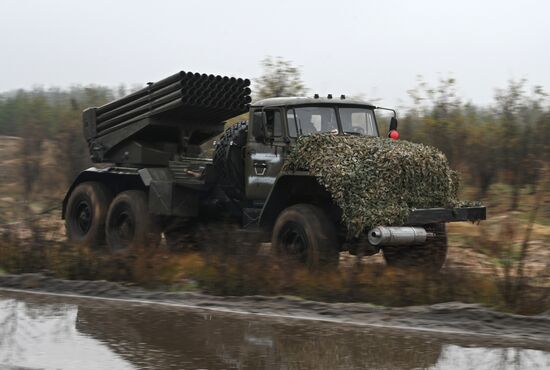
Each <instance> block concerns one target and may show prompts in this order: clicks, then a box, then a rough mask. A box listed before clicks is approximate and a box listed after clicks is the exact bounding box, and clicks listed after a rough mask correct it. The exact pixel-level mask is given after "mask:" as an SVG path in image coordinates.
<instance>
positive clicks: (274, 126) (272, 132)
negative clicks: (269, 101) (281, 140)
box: [265, 110, 283, 137]
mask: <svg viewBox="0 0 550 370" xmlns="http://www.w3.org/2000/svg"><path fill="white" fill-rule="evenodd" d="M265 115H266V125H267V136H268V137H281V136H283V122H282V117H281V112H280V111H278V110H266V111H265Z"/></svg>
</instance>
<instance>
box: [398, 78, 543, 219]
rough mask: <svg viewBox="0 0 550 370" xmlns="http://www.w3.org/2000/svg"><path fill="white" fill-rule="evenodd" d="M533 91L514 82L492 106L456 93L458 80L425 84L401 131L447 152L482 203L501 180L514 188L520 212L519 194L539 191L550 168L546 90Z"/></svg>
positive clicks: (499, 91)
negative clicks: (545, 173)
mask: <svg viewBox="0 0 550 370" xmlns="http://www.w3.org/2000/svg"><path fill="white" fill-rule="evenodd" d="M528 90H529V88H528V87H527V84H526V81H524V80H521V81H510V82H509V84H508V86H507V87H506V88H504V89H497V90H496V93H495V97H494V100H493V102H492V103H491V104H489V105H487V106H478V105H475V104H473V103H471V102H464V101H462V100H461V99H460V98H459V97H458V96H457V95H456V90H455V80H454V79H443V80H441V81H440V82H439V85H438V86H437V87H435V88H431V87H429V86H427V85H426V84H425V83H421V84H420V85H419V86H418V88H416V89H414V90H412V91H410V92H409V95H410V96H411V97H412V100H413V104H412V107H411V108H409V109H408V110H407V113H406V115H405V116H404V117H403V118H402V120H401V125H400V132H401V134H402V137H403V138H406V139H409V140H412V141H417V142H422V143H426V144H429V145H433V146H435V147H437V148H439V149H440V150H441V151H443V152H444V153H445V155H446V156H447V158H448V159H449V161H450V163H451V165H452V167H453V168H455V169H458V170H459V171H460V173H461V175H462V178H463V180H465V182H466V184H469V185H472V186H475V187H476V188H477V189H478V194H477V197H478V198H479V199H483V198H485V196H486V195H487V192H488V190H489V188H490V186H491V185H492V184H494V183H496V182H501V183H505V184H508V185H510V186H511V190H512V191H511V204H510V209H516V208H517V207H518V201H519V195H520V190H521V189H522V188H525V187H531V189H534V186H535V185H536V184H537V183H538V181H539V179H540V178H541V176H542V174H543V173H544V169H545V168H546V167H547V166H548V165H549V164H550V108H549V106H548V96H547V95H546V94H545V93H544V91H543V90H542V88H541V87H534V88H531V89H530V90H531V91H528Z"/></svg>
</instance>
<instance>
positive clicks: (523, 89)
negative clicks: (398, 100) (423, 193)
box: [0, 79, 550, 209]
mask: <svg viewBox="0 0 550 370" xmlns="http://www.w3.org/2000/svg"><path fill="white" fill-rule="evenodd" d="M127 92H128V91H127V89H125V88H124V87H119V88H115V89H112V88H108V87H101V86H89V87H72V88H70V89H48V90H45V89H34V90H30V91H29V90H19V91H16V92H12V93H6V94H3V95H0V135H8V136H20V137H22V138H23V139H24V140H23V145H22V151H21V156H22V158H23V159H25V160H24V161H23V163H27V165H26V166H27V167H28V168H23V169H22V171H23V173H24V174H25V173H26V175H25V176H28V177H29V178H31V179H30V180H29V181H26V183H25V184H23V185H24V187H25V189H24V190H25V193H30V192H32V190H33V180H32V177H33V176H36V174H37V173H38V172H39V169H38V168H36V166H37V165H38V164H37V163H38V162H37V161H36V160H33V159H36V158H38V157H40V156H41V153H42V151H43V149H44V148H43V146H44V143H45V142H46V141H49V142H51V143H54V146H55V147H56V148H57V149H58V153H59V154H58V157H57V160H58V163H59V165H60V168H61V169H62V171H63V172H64V173H65V175H64V178H65V180H64V181H66V182H67V181H71V179H72V178H73V177H74V176H75V175H76V174H77V173H78V172H79V171H80V170H81V169H82V168H83V167H86V166H88V165H89V164H90V163H89V161H88V151H87V146H86V143H85V142H84V140H83V137H82V126H81V112H82V110H83V109H84V108H85V107H88V106H98V105H101V104H104V103H106V102H108V101H110V100H112V99H115V98H117V97H120V96H122V95H125V94H126V93H127ZM409 95H410V96H411V98H412V102H411V103H410V105H409V107H407V108H406V109H402V110H401V112H400V126H399V131H400V134H401V138H402V139H407V140H412V141H416V142H422V143H426V144H429V145H433V146H435V147H437V148H439V149H440V150H442V151H443V152H444V153H445V154H446V156H447V158H448V159H449V161H450V163H451V165H452V166H453V167H454V168H455V169H457V170H459V171H460V173H461V175H462V178H463V182H464V183H466V184H467V185H470V186H474V187H475V188H476V189H477V197H479V198H481V199H483V198H484V197H485V196H486V195H487V192H488V190H489V188H490V186H491V185H492V184H494V183H496V182H501V183H506V184H508V185H510V187H511V189H512V200H511V204H510V207H511V208H512V209H514V208H516V207H517V202H518V199H519V193H520V190H521V189H522V188H525V187H529V186H531V187H532V186H534V185H535V184H536V183H537V181H538V180H539V178H540V176H541V174H542V173H543V169H544V168H546V167H547V166H548V164H549V162H550V144H549V143H550V108H549V107H548V97H547V95H546V94H545V93H544V92H543V91H542V89H541V88H533V89H531V91H529V89H528V88H527V84H526V82H525V81H512V82H510V83H509V85H508V86H507V87H506V88H505V89H501V90H497V91H496V94H495V98H494V101H493V102H492V103H491V104H488V105H486V106H479V105H476V104H474V103H471V102H465V101H463V100H462V99H461V98H460V97H458V96H457V95H456V91H455V81H454V80H453V79H444V80H441V81H440V83H439V85H438V86H436V87H433V88H432V87H429V86H427V85H426V84H424V83H421V84H419V86H418V87H417V88H415V89H413V90H411V91H410V92H409ZM63 186H66V184H63Z"/></svg>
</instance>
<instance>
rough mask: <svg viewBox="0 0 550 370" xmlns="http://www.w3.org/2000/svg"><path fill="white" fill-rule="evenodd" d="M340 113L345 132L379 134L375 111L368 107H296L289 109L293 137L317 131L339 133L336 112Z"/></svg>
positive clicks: (288, 114)
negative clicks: (336, 108)
mask: <svg viewBox="0 0 550 370" xmlns="http://www.w3.org/2000/svg"><path fill="white" fill-rule="evenodd" d="M337 112H338V114H340V121H341V122H342V131H343V134H347V135H368V136H378V131H377V129H376V121H375V119H374V112H373V111H372V109H368V108H353V107H352V108H345V107H339V108H338V111H336V110H335V108H333V107H296V108H290V109H288V110H287V123H288V132H289V134H290V136H291V137H297V136H302V135H310V134H315V133H321V132H325V133H333V134H338V133H339V132H340V130H339V129H338V121H337V119H336V114H337Z"/></svg>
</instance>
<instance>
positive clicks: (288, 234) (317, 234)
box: [272, 204, 340, 269]
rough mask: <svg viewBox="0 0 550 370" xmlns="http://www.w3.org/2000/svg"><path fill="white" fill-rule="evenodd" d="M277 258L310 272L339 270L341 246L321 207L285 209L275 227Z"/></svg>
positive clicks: (274, 238) (273, 238)
mask: <svg viewBox="0 0 550 370" xmlns="http://www.w3.org/2000/svg"><path fill="white" fill-rule="evenodd" d="M272 245H273V248H274V249H275V251H276V252H277V254H278V255H279V256H281V257H283V258H287V259H289V260H291V261H293V262H295V263H298V264H301V265H304V266H307V267H308V268H309V269H319V268H327V267H329V268H330V267H333V268H335V267H336V266H338V260H339V256H340V252H339V244H338V239H337V236H336V229H335V226H334V223H333V222H332V221H331V220H330V219H329V218H328V217H327V215H326V213H325V212H324V211H323V210H322V209H321V208H319V207H316V206H313V205H310V204H296V205H294V206H291V207H288V208H287V209H285V210H284V211H283V212H281V214H280V215H279V217H278V218H277V221H276V222H275V226H274V227H273V235H272Z"/></svg>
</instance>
